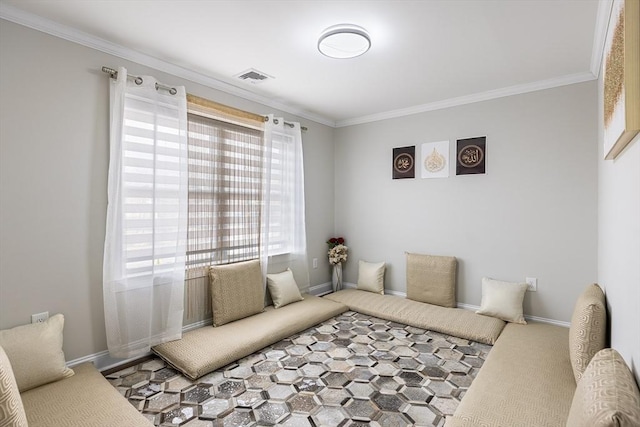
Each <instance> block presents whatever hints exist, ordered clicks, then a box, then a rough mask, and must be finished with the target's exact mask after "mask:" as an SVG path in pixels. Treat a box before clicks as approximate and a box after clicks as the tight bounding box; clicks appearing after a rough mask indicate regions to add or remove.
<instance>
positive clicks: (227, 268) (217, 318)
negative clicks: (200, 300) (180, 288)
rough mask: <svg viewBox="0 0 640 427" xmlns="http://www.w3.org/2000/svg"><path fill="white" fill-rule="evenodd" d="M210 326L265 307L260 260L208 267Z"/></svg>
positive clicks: (220, 324) (253, 312) (249, 314)
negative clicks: (211, 312) (211, 320)
mask: <svg viewBox="0 0 640 427" xmlns="http://www.w3.org/2000/svg"><path fill="white" fill-rule="evenodd" d="M209 280H210V282H211V309H212V311H213V326H222V325H224V324H225V323H229V322H233V321H234V320H238V319H242V318H244V317H247V316H251V315H253V314H256V313H260V312H262V311H263V310H264V286H263V283H262V271H261V270H260V261H259V260H252V261H245V262H237V263H234V264H227V265H217V266H213V267H211V268H210V269H209Z"/></svg>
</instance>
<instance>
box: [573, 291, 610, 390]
mask: <svg viewBox="0 0 640 427" xmlns="http://www.w3.org/2000/svg"><path fill="white" fill-rule="evenodd" d="M606 329H607V311H606V306H605V300H604V293H603V292H602V289H600V286H598V285H596V284H593V285H589V286H588V287H587V289H585V290H584V292H583V293H582V294H581V295H580V297H578V300H577V301H576V305H575V307H574V309H573V315H572V316H571V326H570V327H569V357H571V367H572V368H573V375H574V377H575V378H576V383H577V382H578V381H579V380H580V377H581V376H582V373H583V372H584V370H585V369H587V366H588V365H589V362H590V361H591V358H592V357H593V356H594V355H595V354H596V353H597V352H599V351H600V350H602V349H603V348H604V346H605V340H606V333H607V331H606Z"/></svg>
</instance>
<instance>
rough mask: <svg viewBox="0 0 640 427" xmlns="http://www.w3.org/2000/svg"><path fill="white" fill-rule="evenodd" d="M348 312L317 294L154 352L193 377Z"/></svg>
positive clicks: (204, 330) (202, 330)
mask: <svg viewBox="0 0 640 427" xmlns="http://www.w3.org/2000/svg"><path fill="white" fill-rule="evenodd" d="M345 311H347V307H346V306H344V305H342V304H338V303H335V302H333V301H329V300H325V299H323V298H319V297H316V296H313V295H306V294H305V295H304V300H303V301H298V302H294V303H292V304H289V305H286V306H284V307H280V308H278V309H277V310H276V309H274V308H273V306H269V307H267V308H266V309H265V311H264V312H263V313H259V314H256V315H254V316H250V317H246V318H244V319H241V320H238V321H235V322H232V323H228V324H226V325H224V326H220V327H216V328H212V327H208V326H205V327H204V328H199V329H195V330H193V331H189V332H187V333H185V334H183V335H182V339H180V340H177V341H172V342H168V343H164V344H160V345H158V346H155V347H154V348H153V351H154V352H155V353H156V354H158V355H159V356H160V357H162V358H163V359H164V360H165V361H167V362H168V363H169V364H170V365H172V366H174V367H175V368H176V369H178V370H179V371H181V372H182V373H184V374H185V375H186V376H187V377H189V378H191V379H196V378H199V377H201V376H203V375H205V374H208V373H209V372H211V371H214V370H216V369H218V368H221V367H223V366H225V365H228V364H229V363H231V362H233V361H235V360H238V359H240V358H243V357H245V356H248V355H250V354H251V353H253V352H256V351H258V350H260V349H262V348H264V347H266V346H268V345H271V344H273V343H275V342H278V341H280V340H281V339H283V338H286V337H288V336H290V335H293V334H295V333H298V332H301V331H303V330H305V329H307V328H310V327H311V326H314V325H317V324H318V323H320V322H324V321H325V320H327V319H329V318H331V317H333V316H337V315H338V314H340V313H344V312H345Z"/></svg>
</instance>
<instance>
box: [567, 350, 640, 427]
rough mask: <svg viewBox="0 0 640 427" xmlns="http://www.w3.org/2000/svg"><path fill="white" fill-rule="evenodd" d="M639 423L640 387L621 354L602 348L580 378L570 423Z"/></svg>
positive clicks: (603, 426) (571, 426)
mask: <svg viewBox="0 0 640 427" xmlns="http://www.w3.org/2000/svg"><path fill="white" fill-rule="evenodd" d="M585 426H590V427H591V426H597V427H609V426H611V427H619V426H622V427H632V426H640V391H638V386H636V382H635V379H634V378H633V375H632V374H631V371H630V370H629V368H628V367H627V364H626V363H625V362H624V359H623V358H622V356H620V354H619V353H618V352H617V351H615V350H614V349H612V348H605V349H603V350H600V351H599V352H598V353H597V354H596V355H595V356H593V358H592V359H591V363H589V366H587V369H586V370H585V371H584V373H583V375H582V378H581V379H580V381H578V385H577V387H576V392H575V394H574V395H573V402H572V404H571V409H570V410H569V419H568V420H567V427H585Z"/></svg>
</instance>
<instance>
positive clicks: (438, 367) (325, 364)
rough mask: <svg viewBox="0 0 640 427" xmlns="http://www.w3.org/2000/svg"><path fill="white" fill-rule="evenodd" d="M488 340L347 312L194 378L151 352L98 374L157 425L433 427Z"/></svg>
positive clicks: (463, 386)
mask: <svg viewBox="0 0 640 427" xmlns="http://www.w3.org/2000/svg"><path fill="white" fill-rule="evenodd" d="M490 349H491V346H489V345H485V344H480V343H477V342H473V341H468V340H464V339H461V338H456V337H451V336H447V335H443V334H439V333H435V332H431V331H425V330H422V329H419V328H414V327H412V326H406V325H402V324H399V323H395V322H390V321H386V320H382V319H378V318H375V317H371V316H367V315H363V314H360V313H355V312H347V313H344V314H342V315H340V316H338V317H334V318H332V319H329V320H328V321H326V322H324V323H322V324H320V325H317V326H316V327H313V328H311V329H308V330H306V331H304V332H302V333H300V334H297V335H294V336H292V337H290V338H287V339H284V340H282V341H280V342H278V343H276V344H274V345H272V346H270V347H267V348H265V349H263V350H262V351H260V352H257V353H254V354H252V355H250V356H248V357H245V358H244V359H241V360H239V361H238V362H237V363H234V364H232V365H229V366H226V367H224V368H222V369H220V370H218V371H215V372H212V373H210V374H208V375H205V376H203V377H201V378H199V379H198V380H197V381H191V380H189V379H187V378H186V377H184V376H182V375H181V374H180V373H179V372H177V371H175V370H174V369H172V368H170V367H168V366H167V365H166V364H165V363H164V362H163V361H162V360H160V359H153V360H150V361H146V362H143V363H140V364H138V365H137V366H134V367H131V368H127V369H124V370H122V371H119V372H116V373H113V374H111V375H107V379H108V380H109V381H110V382H111V384H113V386H114V387H116V388H117V389H118V390H119V391H120V392H121V393H122V394H123V395H124V396H125V397H126V398H127V399H128V400H129V402H131V404H132V405H134V406H135V407H136V408H137V409H138V410H139V411H140V412H141V413H142V414H143V415H144V416H146V417H147V418H148V419H149V420H150V421H151V422H153V423H154V424H155V425H157V426H187V427H213V426H261V425H282V426H331V427H336V426H365V425H368V426H384V427H392V426H410V425H420V426H442V425H443V424H444V421H445V416H446V415H450V414H452V413H453V412H454V411H455V409H456V407H457V406H458V403H459V401H460V399H461V398H462V396H464V393H465V391H466V390H467V388H468V387H469V385H471V382H472V381H473V379H474V378H475V376H476V373H477V372H478V370H479V369H480V367H481V366H482V363H483V362H484V360H485V359H486V356H487V354H488V353H489V351H490Z"/></svg>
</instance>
